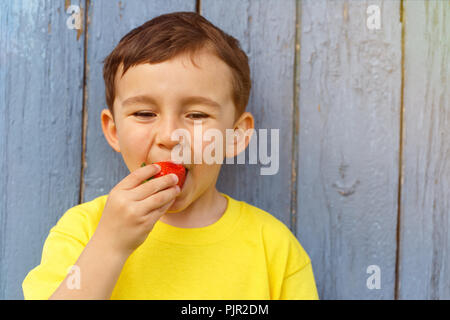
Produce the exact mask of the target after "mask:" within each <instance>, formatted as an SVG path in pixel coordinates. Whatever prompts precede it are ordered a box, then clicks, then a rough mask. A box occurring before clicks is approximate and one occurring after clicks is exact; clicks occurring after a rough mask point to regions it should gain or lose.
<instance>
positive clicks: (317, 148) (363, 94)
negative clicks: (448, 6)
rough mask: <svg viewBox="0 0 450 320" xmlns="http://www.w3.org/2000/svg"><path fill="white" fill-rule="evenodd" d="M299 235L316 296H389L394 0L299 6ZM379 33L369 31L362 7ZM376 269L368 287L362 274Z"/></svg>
mask: <svg viewBox="0 0 450 320" xmlns="http://www.w3.org/2000/svg"><path fill="white" fill-rule="evenodd" d="M302 4H303V5H302V12H301V45H300V56H301V58H300V66H299V69H300V71H299V74H300V79H299V90H300V94H299V101H298V103H299V136H298V150H299V156H298V157H299V162H298V179H297V181H298V190H297V194H298V210H297V215H298V238H299V240H300V242H301V243H302V244H303V245H304V247H305V248H306V249H307V250H309V251H308V252H309V254H310V257H311V260H312V262H313V268H314V272H315V275H316V278H317V284H318V290H319V297H320V298H322V299H393V298H394V289H395V265H396V249H397V246H396V229H397V190H398V178H399V170H398V167H399V159H398V156H399V133H400V130H399V125H400V92H401V24H400V17H399V14H400V10H399V5H400V3H399V2H397V1H302ZM370 4H375V5H378V6H379V7H380V9H381V10H380V11H381V17H382V21H381V28H380V29H379V30H369V29H368V28H367V27H366V20H367V17H368V15H367V14H366V10H367V7H368V6H369V5H370ZM370 265H377V266H379V267H380V270H381V289H374V290H369V289H368V288H367V286H366V280H367V278H368V277H369V276H370V274H367V273H366V270H367V267H368V266H370Z"/></svg>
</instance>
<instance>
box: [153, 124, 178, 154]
mask: <svg viewBox="0 0 450 320" xmlns="http://www.w3.org/2000/svg"><path fill="white" fill-rule="evenodd" d="M177 128H179V124H178V121H177V119H176V117H174V116H164V117H161V119H160V120H159V125H158V126H157V128H155V129H156V130H157V132H156V144H157V146H158V147H159V148H161V149H167V150H172V148H173V147H175V146H176V145H177V144H178V143H179V141H178V140H177V139H175V140H172V139H171V137H172V133H173V132H174V131H175V130H176V129H177Z"/></svg>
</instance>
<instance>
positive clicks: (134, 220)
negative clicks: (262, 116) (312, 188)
mask: <svg viewBox="0 0 450 320" xmlns="http://www.w3.org/2000/svg"><path fill="white" fill-rule="evenodd" d="M194 58H195V59H194ZM104 62H105V64H104V69H103V75H104V79H105V87H106V102H107V105H108V109H107V110H106V109H105V110H103V111H102V115H101V119H102V129H103V132H104V135H105V137H106V140H107V141H108V143H109V144H110V145H111V147H112V148H113V149H114V150H115V151H117V152H120V153H121V155H122V157H123V159H124V161H125V163H126V165H127V167H128V168H129V170H130V172H131V173H130V174H129V175H128V176H127V177H125V178H124V179H123V180H122V181H120V182H119V183H118V184H117V185H116V186H115V187H114V188H113V189H112V190H111V192H110V193H109V195H104V196H101V197H98V198H96V199H94V200H92V201H90V202H86V203H83V204H80V205H77V206H75V207H73V208H71V209H69V210H68V211H67V212H66V213H65V214H64V215H63V216H62V217H61V219H60V220H59V221H58V223H57V224H56V226H55V227H53V228H52V229H51V230H50V233H49V235H48V238H47V240H46V242H45V244H44V248H43V254H42V260H41V264H40V265H39V266H37V267H36V268H34V269H33V270H31V271H30V272H29V274H28V275H27V277H26V278H25V280H24V282H23V285H22V286H23V291H24V296H25V298H26V299H47V298H51V299H110V298H111V299H317V298H318V295H317V290H316V285H315V281H314V276H313V271H312V267H311V262H310V259H309V257H308V255H307V253H306V252H305V251H304V249H303V248H302V246H301V245H300V243H299V242H298V241H297V239H296V238H295V236H294V235H293V234H292V233H291V232H290V230H289V229H288V228H287V227H286V226H285V225H284V224H283V223H282V222H280V221H279V220H277V219H276V218H274V217H273V216H272V215H270V214H269V213H267V212H265V211H263V210H261V209H258V208H256V207H254V206H251V205H249V204H247V203H245V202H242V201H237V200H234V199H232V198H230V197H229V196H228V195H226V194H222V193H220V192H218V191H217V189H216V187H215V184H216V180H217V177H218V175H219V170H220V167H221V164H220V163H214V164H206V163H205V162H201V163H197V162H196V161H185V162H184V163H183V165H184V166H185V168H186V169H187V175H186V180H185V182H184V185H183V186H182V187H181V188H180V187H179V186H177V182H178V178H177V176H176V175H174V174H168V175H164V176H161V177H158V178H154V179H150V180H149V181H147V182H145V183H143V182H144V181H146V180H147V179H149V178H151V177H153V176H154V175H156V174H157V173H158V172H159V170H161V168H160V167H158V166H157V165H155V164H152V163H155V162H159V161H170V160H171V159H172V157H171V155H172V151H173V149H174V148H175V147H176V146H177V145H178V144H179V142H180V141H176V140H172V137H173V136H172V134H173V132H174V131H175V130H177V129H184V130H187V132H189V134H190V135H191V141H194V139H198V138H195V137H194V134H193V133H194V124H198V123H199V122H200V124H201V126H202V129H203V132H205V131H206V130H208V129H216V130H219V131H220V132H221V133H222V134H223V136H225V131H226V129H230V128H231V129H234V130H236V132H239V131H240V132H242V131H244V132H246V131H247V130H252V129H253V125H254V122H253V121H254V120H253V117H252V115H251V114H250V113H248V112H245V107H246V105H247V102H248V98H249V94H250V87H251V81H250V69H249V65H248V59H247V56H246V55H245V53H244V52H243V51H242V50H241V49H240V47H239V43H238V41H237V40H236V39H234V38H233V37H230V36H229V35H227V34H225V33H224V32H223V31H221V30H220V29H218V28H217V27H215V26H213V25H212V24H211V23H210V22H209V21H207V20H206V19H205V18H203V17H202V16H200V15H199V14H196V13H193V12H175V13H171V14H165V15H161V16H159V17H156V18H154V19H152V20H150V21H148V22H146V23H145V24H143V25H142V26H140V27H138V28H136V29H134V30H132V31H131V32H129V33H128V34H127V35H125V36H124V37H123V38H122V39H121V41H120V42H119V44H118V45H117V47H116V48H115V49H114V50H113V51H112V52H111V53H110V55H109V56H108V57H107V58H106V59H105V61H104ZM247 138H248V137H246V136H245V135H244V136H242V135H236V139H235V140H233V141H232V143H231V144H232V145H231V147H232V148H229V147H230V146H229V145H228V146H225V148H224V149H225V150H224V154H225V156H226V157H233V156H235V155H237V154H238V153H240V152H242V151H244V150H245V148H246V147H247V145H248V139H247ZM200 143H201V149H200V150H196V149H195V148H193V145H194V144H195V143H191V145H190V147H192V150H191V151H192V152H191V154H192V157H194V155H195V154H198V153H199V152H202V151H204V150H205V148H206V147H207V146H208V144H205V143H204V141H202V140H200ZM230 150H231V151H230ZM143 162H145V163H147V164H149V165H147V166H143V167H141V164H142V163H143Z"/></svg>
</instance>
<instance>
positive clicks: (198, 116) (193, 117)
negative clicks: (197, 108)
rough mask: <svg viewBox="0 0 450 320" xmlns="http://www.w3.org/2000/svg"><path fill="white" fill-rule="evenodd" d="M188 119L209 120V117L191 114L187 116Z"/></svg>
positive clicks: (201, 114) (204, 114) (203, 114)
mask: <svg viewBox="0 0 450 320" xmlns="http://www.w3.org/2000/svg"><path fill="white" fill-rule="evenodd" d="M187 117H188V118H190V119H205V118H208V117H209V115H207V114H206V113H190V114H188V115H187Z"/></svg>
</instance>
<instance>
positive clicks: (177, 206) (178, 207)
mask: <svg viewBox="0 0 450 320" xmlns="http://www.w3.org/2000/svg"><path fill="white" fill-rule="evenodd" d="M186 202H187V201H186V199H185V198H182V199H180V198H177V199H175V202H174V203H173V204H172V205H171V206H170V208H169V209H168V210H167V213H177V212H180V211H183V210H184V209H186V208H187V207H188V204H186Z"/></svg>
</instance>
